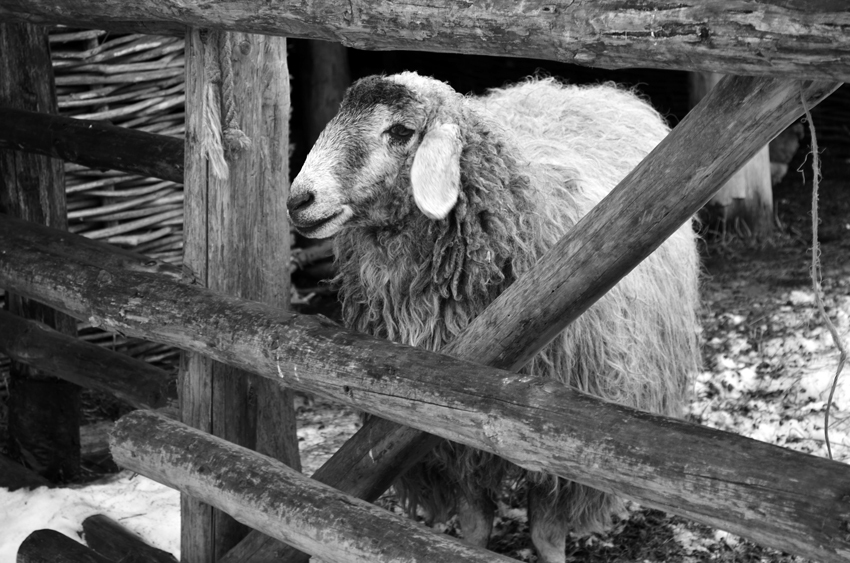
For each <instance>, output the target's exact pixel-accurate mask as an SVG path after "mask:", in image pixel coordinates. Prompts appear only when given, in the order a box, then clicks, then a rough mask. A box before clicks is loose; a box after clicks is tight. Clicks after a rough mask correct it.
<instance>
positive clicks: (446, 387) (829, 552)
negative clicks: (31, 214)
mask: <svg viewBox="0 0 850 563" xmlns="http://www.w3.org/2000/svg"><path fill="white" fill-rule="evenodd" d="M78 238H79V237H73V236H69V235H67V234H64V233H58V232H56V231H53V230H52V229H49V228H46V227H42V226H39V225H32V224H28V223H26V222H23V221H18V220H14V219H11V218H6V217H2V218H0V247H2V248H3V249H4V251H3V252H2V253H0V286H3V287H6V288H9V289H10V290H14V291H17V292H19V293H21V294H25V295H27V296H28V297H38V298H39V299H41V300H43V301H45V302H47V303H48V304H50V305H51V306H54V307H57V308H60V309H62V310H64V311H66V312H68V313H70V314H74V315H76V316H78V317H84V318H87V319H88V320H89V321H90V322H92V323H94V324H96V325H101V326H104V327H106V328H109V329H112V330H118V331H119V332H123V333H126V334H129V335H134V336H139V337H145V338H149V339H152V340H157V341H160V342H163V343H166V344H170V345H174V346H178V347H182V348H184V349H187V350H191V351H195V352H199V353H201V354H205V355H207V356H209V357H211V358H213V359H215V360H217V361H222V362H226V363H229V364H231V365H234V366H236V367H239V368H242V369H246V370H250V371H254V372H255V373H258V374H260V375H262V376H264V377H269V378H272V379H277V380H279V381H281V383H282V384H285V385H288V386H291V387H293V388H296V389H300V390H303V391H309V392H315V393H317V394H319V395H322V396H325V397H328V398H331V399H335V400H338V401H341V402H343V403H346V404H350V405H354V406H356V407H359V408H362V409H364V410H366V411H368V412H370V413H373V414H376V415H378V416H383V417H386V418H389V419H391V420H394V421H396V422H399V423H405V424H410V425H412V426H416V427H417V428H419V429H420V430H427V431H429V432H432V433H434V434H437V435H439V436H441V437H443V438H447V439H449V440H454V441H456V442H461V443H464V444H467V445H470V446H473V447H477V448H480V449H484V450H487V451H490V452H493V453H495V454H497V455H500V456H503V457H505V458H506V459H508V460H510V461H512V462H514V463H516V464H518V465H520V466H523V467H526V468H528V469H532V470H540V471H546V472H549V473H554V474H557V475H561V476H563V477H566V478H569V479H573V480H576V481H579V482H582V483H585V484H587V485H591V486H593V487H596V488H598V489H602V490H605V491H609V492H614V493H618V494H621V495H623V496H626V497H628V498H632V499H635V500H638V501H640V502H642V503H644V504H646V505H648V506H653V507H656V508H660V509H662V510H667V511H669V512H672V513H675V514H680V515H683V516H686V517H689V518H693V519H695V520H698V521H701V522H704V523H707V524H709V525H712V526H716V527H720V528H723V529H726V530H729V531H731V532H734V533H736V534H739V535H743V536H745V537H748V538H751V539H753V540H755V541H759V542H761V543H765V544H768V545H771V546H774V547H777V548H779V549H784V550H786V551H791V552H794V553H799V554H803V555H806V556H809V557H813V558H817V559H820V560H822V561H840V560H842V558H844V557H846V556H847V554H850V540H848V538H847V537H846V535H845V533H844V530H845V528H846V525H847V522H848V521H850V502H848V501H847V500H846V491H847V490H850V469H848V467H847V466H846V465H844V464H842V463H838V462H833V461H829V460H825V459H821V458H816V457H812V456H808V455H805V454H801V453H798V452H793V451H790V450H786V449H783V448H779V447H776V446H772V445H769V444H764V443H760V442H757V441H755V440H751V439H747V438H742V437H740V436H736V435H733V434H728V433H724V432H720V431H717V430H712V429H709V428H703V427H700V426H696V425H693V424H689V423H686V422H682V421H676V420H670V419H667V418H664V417H660V416H656V415H650V414H646V413H641V412H639V411H635V410H633V409H628V408H625V407H621V406H618V405H614V404H611V403H607V402H604V401H602V400H599V399H597V398H594V397H590V396H587V395H584V394H581V393H579V392H577V391H574V390H571V389H568V388H565V387H563V386H561V385H559V384H557V383H554V382H546V381H541V380H538V379H536V378H534V377H531V376H519V375H516V374H513V373H510V372H506V371H501V370H497V369H493V368H487V367H484V366H481V365H478V364H473V363H469V362H463V361H460V360H456V359H453V358H451V357H448V356H443V355H439V354H435V353H431V352H427V351H425V350H421V349H417V348H411V347H407V346H402V345H399V344H393V343H390V342H386V341H384V340H381V339H377V338H372V337H369V336H366V335H362V334H357V333H353V332H351V331H348V330H345V329H342V328H340V327H338V326H337V325H335V324H333V323H332V322H330V321H328V320H327V319H324V318H322V317H310V316H305V315H298V314H295V313H290V312H287V311H282V310H276V309H274V308H271V307H269V306H267V305H263V304H260V303H254V302H250V301H245V300H241V299H237V298H232V297H226V296H221V295H217V294H215V293H213V292H211V291H208V290H205V289H202V288H199V287H197V286H192V285H187V284H181V283H177V282H174V281H173V280H171V279H169V278H167V277H164V276H160V275H156V274H151V273H148V272H138V271H122V270H121V269H120V268H115V267H110V266H109V265H108V264H107V263H108V262H109V260H104V263H105V264H104V265H103V266H96V265H92V264H87V263H85V262H78V261H77V260H75V252H74V249H75V243H76V241H77V240H78ZM104 252H108V246H106V245H104Z"/></svg>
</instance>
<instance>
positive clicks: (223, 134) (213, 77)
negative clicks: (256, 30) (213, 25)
mask: <svg viewBox="0 0 850 563" xmlns="http://www.w3.org/2000/svg"><path fill="white" fill-rule="evenodd" d="M199 34H200V40H201V43H202V45H203V47H204V74H205V75H206V84H205V86H204V88H205V92H204V109H203V120H204V126H203V127H202V135H201V149H202V151H203V152H204V153H205V154H206V155H207V158H208V160H209V162H210V165H211V167H212V172H213V175H214V176H215V177H216V178H219V179H222V180H223V179H225V178H227V177H228V176H229V174H230V171H229V167H228V165H227V163H228V162H232V161H233V159H234V158H236V157H237V156H238V153H240V152H242V151H244V150H246V149H248V148H250V146H251V139H250V138H248V136H247V135H246V134H245V132H243V131H242V130H241V129H240V128H239V125H238V124H237V120H236V101H235V96H234V93H233V62H232V58H231V57H232V53H233V46H232V44H231V40H230V36H229V35H228V34H227V33H226V32H224V31H217V30H206V29H204V30H200V31H199Z"/></svg>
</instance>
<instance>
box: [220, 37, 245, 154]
mask: <svg viewBox="0 0 850 563" xmlns="http://www.w3.org/2000/svg"><path fill="white" fill-rule="evenodd" d="M217 34H218V36H219V42H220V45H219V47H220V48H219V51H218V52H219V67H220V69H221V107H222V114H223V117H224V119H222V126H223V127H222V128H223V129H224V131H223V134H222V139H223V140H224V150H225V153H226V154H227V157H228V160H232V159H233V158H234V157H235V156H236V153H239V152H242V151H243V150H245V149H247V148H249V147H250V146H251V139H249V138H248V135H246V134H245V133H244V132H243V131H242V130H241V129H239V125H238V124H237V123H236V101H235V99H234V95H233V59H232V58H231V55H232V53H233V44H232V42H231V36H230V34H229V33H225V32H224V31H219V32H217Z"/></svg>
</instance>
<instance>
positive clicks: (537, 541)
mask: <svg viewBox="0 0 850 563" xmlns="http://www.w3.org/2000/svg"><path fill="white" fill-rule="evenodd" d="M558 500H559V499H558V498H557V496H556V495H555V494H553V492H552V485H551V484H541V485H535V484H531V483H529V485H528V526H529V528H530V529H531V542H532V543H533V544H534V548H535V549H536V550H537V561H538V562H539V563H565V561H566V559H567V555H566V551H567V529H568V528H569V522H568V516H567V515H566V514H565V513H564V512H562V511H561V510H559V508H560V507H559V504H560V503H559V502H558Z"/></svg>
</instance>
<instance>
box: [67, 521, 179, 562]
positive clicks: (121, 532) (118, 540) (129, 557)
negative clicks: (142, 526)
mask: <svg viewBox="0 0 850 563" xmlns="http://www.w3.org/2000/svg"><path fill="white" fill-rule="evenodd" d="M83 537H84V538H85V540H86V544H87V545H88V546H89V547H90V548H92V549H93V550H95V551H96V552H98V553H99V554H100V555H103V556H104V557H106V558H107V559H110V560H112V561H120V562H121V563H177V560H176V559H175V558H174V556H173V555H171V554H170V553H168V552H167V551H163V550H161V549H157V548H155V547H152V546H150V545H148V544H146V543H145V542H144V541H143V540H142V538H140V537H139V536H137V535H136V534H134V533H132V532H131V531H129V530H128V529H127V528H125V527H124V526H122V525H121V524H119V523H118V522H116V521H115V520H113V519H111V518H109V517H108V516H104V515H103V514H95V515H94V516H89V517H88V518H86V519H85V520H83Z"/></svg>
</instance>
